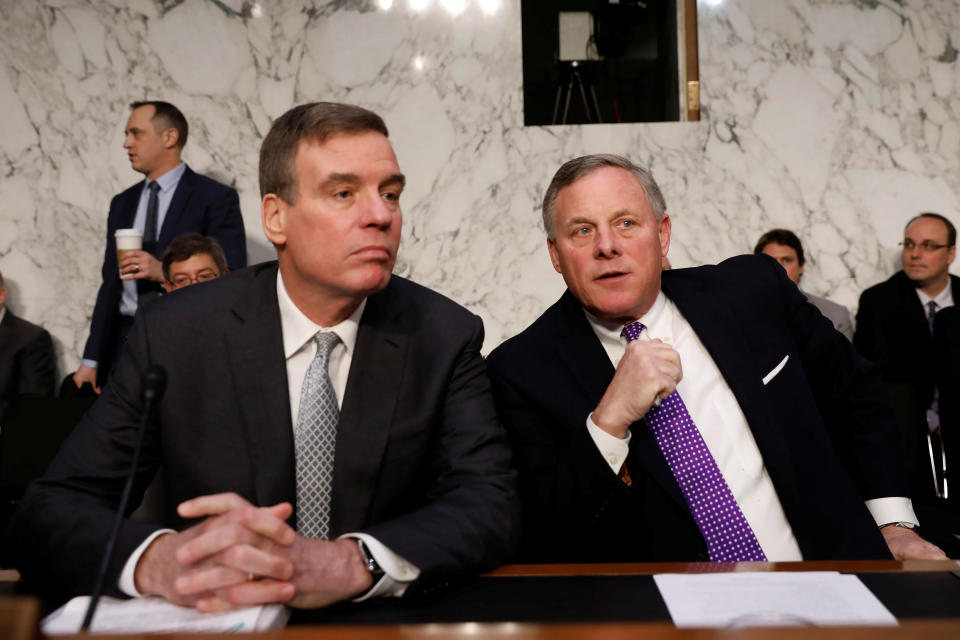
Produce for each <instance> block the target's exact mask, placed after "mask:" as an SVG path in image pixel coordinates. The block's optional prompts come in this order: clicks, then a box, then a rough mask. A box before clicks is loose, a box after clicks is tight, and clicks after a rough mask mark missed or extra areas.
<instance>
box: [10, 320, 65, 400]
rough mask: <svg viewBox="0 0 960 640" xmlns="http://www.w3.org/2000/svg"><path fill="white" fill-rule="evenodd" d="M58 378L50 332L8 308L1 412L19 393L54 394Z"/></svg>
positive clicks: (33, 394)
mask: <svg viewBox="0 0 960 640" xmlns="http://www.w3.org/2000/svg"><path fill="white" fill-rule="evenodd" d="M55 378H56V364H55V360H54V356H53V341H51V340H50V334H49V333H48V332H47V330H46V329H44V328H43V327H38V326H37V325H35V324H33V323H31V322H27V321H26V320H23V319H21V318H18V317H17V316H15V315H13V314H12V313H11V312H10V309H7V312H6V314H4V316H3V322H0V415H2V414H3V405H4V404H5V403H9V402H12V401H13V400H14V399H15V398H16V397H17V396H22V395H30V396H52V395H53V387H54V384H55V383H56V380H55Z"/></svg>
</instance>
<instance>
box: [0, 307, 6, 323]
mask: <svg viewBox="0 0 960 640" xmlns="http://www.w3.org/2000/svg"><path fill="white" fill-rule="evenodd" d="M5 315H7V308H6V307H5V306H3V305H2V304H0V322H3V316H5Z"/></svg>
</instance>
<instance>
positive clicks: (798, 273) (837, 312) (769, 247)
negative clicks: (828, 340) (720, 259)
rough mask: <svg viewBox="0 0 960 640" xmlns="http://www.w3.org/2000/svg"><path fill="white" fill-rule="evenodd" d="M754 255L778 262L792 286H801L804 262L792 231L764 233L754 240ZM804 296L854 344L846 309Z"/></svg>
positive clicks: (798, 243)
mask: <svg viewBox="0 0 960 640" xmlns="http://www.w3.org/2000/svg"><path fill="white" fill-rule="evenodd" d="M753 252H754V253H755V254H758V253H765V254H767V255H768V256H770V257H771V258H773V259H774V260H776V261H777V262H779V263H780V266H781V267H783V269H784V271H786V272H787V277H788V278H790V279H791V280H793V283H794V284H795V285H797V286H798V287H799V286H800V278H801V277H802V276H803V268H804V264H805V263H806V258H804V254H803V245H802V244H801V243H800V238H798V237H797V234H795V233H794V232H793V231H790V230H789V229H771V230H770V231H767V232H766V233H764V234H763V235H762V236H760V239H759V240H757V244H756V246H754V248H753ZM803 295H805V296H806V297H807V300H809V301H810V302H812V303H813V305H814V306H815V307H816V308H817V309H819V310H820V313H822V314H823V315H824V316H826V317H827V319H829V320H830V322H832V323H833V326H834V327H836V329H837V331H839V332H840V333H842V334H843V335H844V336H846V337H847V340H853V322H852V321H851V320H850V310H849V309H847V308H846V307H845V306H843V305H842V304H837V303H836V302H833V301H832V300H827V299H826V298H821V297H819V296H815V295H813V294H810V293H806V292H804V293H803Z"/></svg>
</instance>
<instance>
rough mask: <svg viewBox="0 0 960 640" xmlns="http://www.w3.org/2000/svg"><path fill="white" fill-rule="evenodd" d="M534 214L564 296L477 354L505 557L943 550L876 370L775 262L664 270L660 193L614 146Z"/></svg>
mask: <svg viewBox="0 0 960 640" xmlns="http://www.w3.org/2000/svg"><path fill="white" fill-rule="evenodd" d="M543 224H544V228H545V230H546V232H547V247H548V250H549V253H550V258H551V261H552V263H553V266H554V268H555V269H556V271H557V272H558V273H560V274H561V275H562V276H563V279H564V281H565V283H566V285H567V291H566V293H564V295H563V296H562V297H561V298H560V300H559V301H558V302H557V303H555V304H554V305H553V306H551V307H550V308H549V309H547V311H546V312H544V314H543V315H542V316H541V317H540V318H539V319H538V320H537V321H536V322H534V323H533V324H532V325H531V326H530V327H528V328H527V329H526V330H525V331H523V332H522V333H521V334H520V335H518V336H515V337H514V338H511V339H510V340H508V341H506V342H505V343H504V344H502V345H500V346H499V347H498V348H497V349H495V350H494V351H493V353H491V354H490V356H489V357H488V358H487V365H488V369H489V371H490V375H491V378H492V381H493V384H494V393H495V397H496V399H497V402H498V408H499V412H500V416H501V419H502V420H503V421H504V423H505V426H506V427H507V429H508V432H509V433H510V435H511V438H512V441H513V444H514V451H515V463H516V465H517V467H518V469H519V472H520V476H519V483H520V489H521V494H522V498H523V500H524V510H525V521H524V540H523V544H522V551H521V554H522V555H521V559H525V560H542V561H555V562H564V561H568V562H572V561H582V562H599V561H651V560H653V561H691V560H712V561H751V560H752V561H758V560H759V561H763V560H769V561H788V560H816V559H858V558H889V557H891V556H894V557H897V558H938V557H939V558H942V557H943V553H942V552H941V551H940V549H938V548H937V547H935V546H934V545H931V544H929V543H928V542H926V541H925V540H923V539H922V538H921V537H920V536H919V535H917V533H916V532H914V531H912V530H910V529H909V528H908V527H909V526H911V525H915V524H916V516H915V515H914V513H913V509H912V505H911V502H910V500H909V494H908V493H907V488H906V482H905V477H904V476H905V474H904V470H903V467H902V462H901V460H900V459H899V457H898V452H897V432H896V429H897V428H896V425H895V423H894V422H893V418H892V411H891V409H890V406H889V401H888V400H887V398H886V396H885V395H884V394H883V391H882V388H881V385H880V380H879V376H878V374H877V371H876V369H875V368H874V367H873V366H872V365H871V364H870V363H869V362H867V361H865V360H863V359H862V358H861V357H860V356H859V355H858V354H857V353H856V351H855V350H854V349H853V347H852V345H851V344H850V343H849V341H848V340H846V338H844V337H843V336H842V335H841V334H839V333H838V332H837V331H836V330H835V329H834V328H833V326H832V324H831V323H830V321H829V320H827V319H826V318H824V317H823V316H822V315H821V314H820V313H819V311H817V309H816V308H815V307H813V305H811V304H809V303H808V302H807V301H806V299H805V298H804V297H803V295H802V294H801V293H800V292H799V290H798V289H797V288H796V285H794V284H793V283H792V282H791V281H790V280H788V279H787V277H786V275H785V274H784V272H783V270H782V269H781V268H780V267H779V266H777V265H776V263H773V262H770V261H769V260H767V259H765V258H763V257H757V256H741V257H737V258H732V259H730V260H727V261H725V262H724V263H722V264H720V265H716V266H705V267H699V268H695V269H674V270H671V271H662V259H663V258H664V257H665V256H666V255H667V251H668V249H669V246H670V235H671V220H670V216H668V215H667V214H666V203H665V201H664V198H663V195H662V194H661V192H660V189H659V187H658V186H657V184H656V182H655V181H654V180H653V177H652V176H651V175H650V174H649V173H648V172H647V171H645V170H644V169H642V168H640V167H638V166H636V165H634V164H633V163H632V162H630V161H629V160H627V159H626V158H622V157H619V156H612V155H594V156H585V157H582V158H577V159H575V160H572V161H570V162H568V163H566V164H564V165H563V166H562V167H561V168H560V169H559V170H558V171H557V173H556V175H555V176H554V178H553V180H552V182H551V184H550V186H549V187H548V189H547V191H546V194H545V196H544V202H543ZM890 523H896V524H895V525H892V526H883V525H887V524H890Z"/></svg>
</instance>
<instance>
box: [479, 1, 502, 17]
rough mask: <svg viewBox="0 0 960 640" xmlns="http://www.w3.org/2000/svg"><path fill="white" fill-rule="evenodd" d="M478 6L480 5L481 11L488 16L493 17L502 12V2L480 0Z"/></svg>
mask: <svg viewBox="0 0 960 640" xmlns="http://www.w3.org/2000/svg"><path fill="white" fill-rule="evenodd" d="M477 4H479V5H480V10H481V11H483V12H484V13H485V14H486V15H488V16H492V15H493V14H495V13H496V12H497V11H499V10H500V0H478V1H477Z"/></svg>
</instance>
